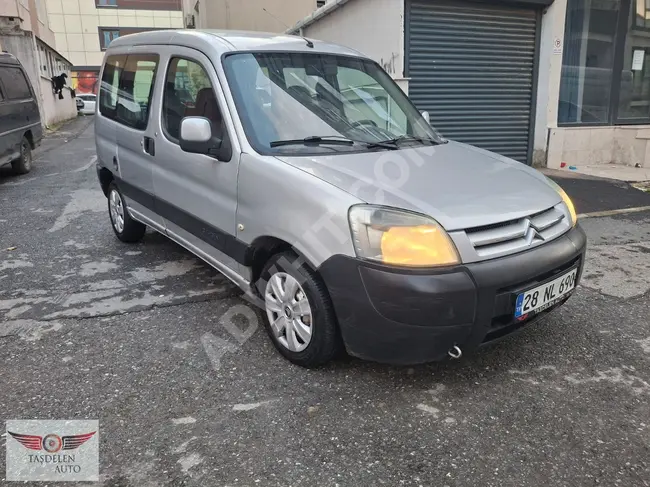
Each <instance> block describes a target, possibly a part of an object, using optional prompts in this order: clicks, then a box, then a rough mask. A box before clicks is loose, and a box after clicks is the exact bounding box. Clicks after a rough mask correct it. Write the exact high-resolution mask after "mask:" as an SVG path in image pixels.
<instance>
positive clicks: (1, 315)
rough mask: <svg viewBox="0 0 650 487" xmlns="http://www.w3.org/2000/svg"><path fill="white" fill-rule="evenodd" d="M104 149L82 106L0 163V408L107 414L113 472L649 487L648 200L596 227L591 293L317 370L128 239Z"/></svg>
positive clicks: (218, 288) (159, 482) (133, 482)
mask: <svg viewBox="0 0 650 487" xmlns="http://www.w3.org/2000/svg"><path fill="white" fill-rule="evenodd" d="M94 161H95V151H94V140H93V127H92V117H84V118H80V119H78V120H76V121H74V122H73V123H72V124H68V125H66V126H64V127H63V128H61V130H60V131H59V132H58V133H57V134H55V135H54V136H51V137H50V138H49V139H48V141H47V142H46V143H45V144H44V146H43V148H42V149H40V150H39V151H38V153H37V155H36V158H35V161H34V168H33V170H32V172H31V173H30V174H28V175H25V176H13V175H11V173H10V171H9V170H8V169H2V170H0V411H1V412H2V413H1V416H2V418H0V419H4V420H7V419H21V418H23V419H75V418H76V419H98V420H99V425H100V483H99V485H102V486H106V487H109V486H110V487H127V486H133V487H149V486H219V487H222V486H258V485H259V486H309V487H312V486H332V487H334V486H341V487H343V486H353V487H357V486H364V487H365V486H369V487H370V486H372V487H376V486H389V487H393V486H431V487H444V486H449V487H452V486H454V487H455V486H513V487H515V486H516V487H525V486H531V487H538V486H542V485H543V486H571V487H576V486H594V485H605V486H625V487H636V486H649V485H650V406H649V404H650V320H649V319H648V316H649V315H650V212H639V213H635V214H629V215H618V216H613V217H604V218H589V219H585V220H584V221H583V223H582V224H583V227H584V228H585V230H586V232H587V234H588V236H589V245H590V247H589V253H588V258H587V266H586V270H585V275H584V279H583V282H582V284H581V286H580V287H579V288H578V290H577V291H576V293H575V294H574V296H573V297H572V298H571V299H570V300H569V301H568V303H567V304H566V305H565V306H564V307H563V308H561V309H559V310H558V311H556V312H554V313H552V314H551V315H550V316H549V317H548V318H547V319H545V320H543V321H541V322H538V323H537V324H534V325H531V326H530V327H527V328H525V329H524V330H523V332H521V333H520V334H518V335H515V336H513V337H510V338H508V339H506V340H504V341H502V342H500V343H499V344H496V345H494V346H492V347H490V348H487V349H484V350H482V351H480V352H479V353H477V354H475V355H471V356H466V357H463V358H462V359H461V360H458V361H450V362H444V363H439V364H431V365H423V366H418V367H391V366H385V365H378V364H374V363H368V362H363V361H360V360H356V359H353V358H342V359H340V360H337V361H335V362H334V363H332V364H331V365H329V366H327V367H324V368H321V369H318V370H304V369H301V368H299V367H296V366H293V365H291V364H290V363H288V362H287V361H286V360H284V359H283V358H282V357H281V356H280V355H279V354H278V353H277V352H276V351H275V349H274V348H273V346H272V345H271V343H270V341H269V339H268V338H267V337H266V335H265V332H264V330H263V327H262V323H261V319H260V316H259V314H258V313H257V312H256V311H255V310H253V309H252V308H251V307H250V306H249V305H248V304H247V302H246V301H245V300H243V299H242V297H241V292H240V291H239V290H238V289H237V288H235V287H234V286H233V285H232V284H230V283H229V282H228V281H227V280H226V279H225V278H224V277H222V276H221V275H220V274H219V273H218V272H217V271H215V270H214V269H212V268H211V267H210V266H208V265H207V264H205V263H203V262H202V261H200V260H199V259H197V258H195V257H193V256H192V255H191V254H190V253H188V252H187V251H185V250H184V249H182V248H181V247H179V246H178V245H176V244H174V243H172V242H171V241H169V240H167V239H166V238H165V237H163V236H161V235H159V234H157V233H155V232H150V231H149V232H148V233H147V234H146V236H145V238H144V240H143V241H142V242H141V243H139V244H135V245H127V244H123V243H121V242H119V241H118V240H117V239H116V238H115V236H114V235H113V232H112V230H111V227H110V223H109V219H108V212H107V208H106V206H107V205H106V199H105V198H104V196H103V194H102V193H101V190H100V189H99V185H98V183H97V181H96V175H95V169H94ZM7 249H13V250H7ZM5 440H6V438H5V437H2V441H0V444H1V443H4V441H5ZM12 441H13V440H12ZM3 474H4V455H1V454H0V479H1V480H0V484H2V485H13V484H9V483H8V482H5V480H4V478H3V477H2V475H3ZM27 485H29V484H27ZM34 485H37V484H34ZM38 485H43V484H38ZM55 485H65V483H61V484H55ZM75 485H79V484H75ZM88 485H98V484H88Z"/></svg>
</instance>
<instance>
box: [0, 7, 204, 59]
mask: <svg viewBox="0 0 650 487" xmlns="http://www.w3.org/2000/svg"><path fill="white" fill-rule="evenodd" d="M0 1H2V0H0ZM42 1H46V3H47V11H48V18H49V23H50V28H51V29H52V30H53V31H54V37H55V42H56V48H57V50H58V51H59V52H61V54H63V55H64V56H65V57H66V58H68V59H69V60H70V61H71V62H72V64H73V65H74V66H94V67H97V68H98V67H100V66H101V64H102V60H103V59H104V53H103V51H102V50H101V47H100V45H99V27H136V28H139V29H146V28H152V29H153V28H156V29H165V28H166V29H169V28H174V29H182V28H183V12H182V11H180V10H134V9H124V8H97V7H96V5H95V0H42ZM203 1H205V0H203ZM209 1H212V0H209Z"/></svg>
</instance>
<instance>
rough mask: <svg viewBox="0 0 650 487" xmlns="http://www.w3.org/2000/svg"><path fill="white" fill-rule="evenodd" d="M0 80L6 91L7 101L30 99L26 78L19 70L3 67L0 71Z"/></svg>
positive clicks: (30, 94)
mask: <svg viewBox="0 0 650 487" xmlns="http://www.w3.org/2000/svg"><path fill="white" fill-rule="evenodd" d="M0 80H2V84H3V85H4V87H5V90H7V98H8V99H10V100H24V99H26V98H31V97H32V93H31V91H30V90H29V83H28V81H27V78H25V74H24V73H23V71H22V70H21V69H20V68H11V67H3V68H2V69H1V70H0Z"/></svg>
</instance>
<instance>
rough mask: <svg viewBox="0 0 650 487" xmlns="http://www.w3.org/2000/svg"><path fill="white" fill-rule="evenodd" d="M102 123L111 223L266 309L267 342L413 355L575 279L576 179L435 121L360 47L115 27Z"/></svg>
mask: <svg viewBox="0 0 650 487" xmlns="http://www.w3.org/2000/svg"><path fill="white" fill-rule="evenodd" d="M96 117H97V120H96V123H95V130H96V144H97V154H98V165H97V170H98V176H99V181H100V184H101V187H102V189H103V191H104V194H105V195H106V196H107V197H108V208H109V214H110V219H111V222H112V226H113V230H114V231H115V234H116V235H117V237H118V238H119V239H120V240H122V241H124V242H135V241H139V240H140V239H141V238H142V237H143V235H144V233H145V226H149V227H151V228H153V229H155V230H157V231H158V232H160V233H162V234H164V235H167V236H168V237H169V238H171V239H172V240H174V241H175V242H177V243H179V244H180V245H182V246H183V247H185V248H187V249H189V250H190V251H191V252H193V253H194V254H196V255H197V256H199V257H201V258H202V259H204V260H205V261H206V262H208V263H210V264H211V265H213V266H214V267H215V268H217V269H218V270H220V271H221V272H222V273H223V274H225V275H226V276H227V277H228V278H230V279H231V280H232V281H233V282H235V283H236V284H237V285H238V286H240V287H241V288H242V289H243V290H244V291H245V292H247V293H248V294H249V295H251V296H253V297H254V298H256V299H257V302H258V303H259V304H260V306H261V307H262V308H263V309H264V316H265V318H266V325H267V330H268V332H269V335H270V337H271V339H272V340H273V343H274V344H275V346H276V347H277V349H278V350H279V351H280V352H281V353H282V354H283V355H284V356H285V357H286V358H288V359H289V360H291V361H292V362H294V363H296V364H299V365H302V366H306V367H313V366H317V365H320V364H323V363H325V362H327V361H329V360H330V359H331V358H333V357H334V356H335V354H336V353H337V352H338V351H340V350H343V349H345V350H347V352H348V353H350V354H352V355H356V356H358V357H362V358H365V359H370V360H377V361H381V362H389V363H397V364H414V363H422V362H427V361H434V360H441V359H444V358H445V357H448V356H452V357H459V356H460V354H461V353H463V352H466V351H471V350H475V349H477V348H479V347H480V346H481V345H483V344H486V343H490V342H493V341H495V340H497V339H499V338H501V337H503V336H505V335H507V334H509V333H511V332H513V331H515V330H518V329H520V328H521V327H523V326H525V325H527V324H529V323H531V322H533V321H534V320H536V319H537V318H539V317H540V316H543V315H544V313H546V312H548V311H550V310H552V309H554V308H556V307H557V306H559V305H561V304H562V303H564V302H565V301H566V300H567V299H568V298H569V296H570V295H571V294H572V292H573V290H574V289H575V286H576V285H577V283H578V281H579V278H580V274H581V271H582V268H583V264H584V255H585V246H586V239H585V234H584V232H583V231H582V229H581V228H580V226H579V225H578V224H577V220H576V213H575V209H574V207H573V204H572V202H571V200H570V199H569V197H568V196H567V195H566V194H565V193H564V191H562V190H561V189H560V188H559V187H558V186H557V185H555V184H554V183H553V182H552V181H550V180H549V179H547V178H546V177H544V176H543V175H542V174H540V173H539V172H537V171H535V170H533V169H531V168H530V167H527V166H525V165H524V164H520V163H518V162H515V161H512V160H509V159H507V158H505V157H502V156H499V155H497V154H493V153H490V152H487V151H485V150H481V149H478V148H475V147H471V146H468V145H465V144H461V143H457V142H453V141H448V140H446V139H444V138H443V137H442V136H441V135H440V134H439V133H438V132H436V130H435V129H433V128H432V127H431V126H430V125H429V123H428V116H427V115H426V114H421V113H419V112H418V110H417V109H416V108H415V106H413V104H412V103H411V102H410V100H409V99H408V97H407V96H406V95H405V94H404V93H403V92H402V91H401V90H400V88H399V87H398V86H397V85H396V84H395V82H394V81H393V80H392V79H391V77H390V76H389V75H388V74H387V73H386V72H384V71H383V70H382V69H381V67H380V66H379V65H378V64H377V63H376V62H374V61H372V60H370V59H368V58H366V57H364V56H362V55H361V54H359V53H358V52H356V51H353V50H351V49H348V48H345V47H340V46H336V45H332V44H327V43H324V42H320V41H316V40H307V39H304V38H301V37H295V36H284V35H277V36H276V35H263V34H257V33H241V32H215V31H204V32H202V31H194V30H185V31H156V32H147V33H141V34H134V35H129V36H125V37H120V38H119V39H116V40H114V41H113V42H112V43H111V45H110V47H109V48H108V50H107V51H106V57H105V59H104V66H103V68H102V72H101V86H100V91H99V108H98V111H97V116H96Z"/></svg>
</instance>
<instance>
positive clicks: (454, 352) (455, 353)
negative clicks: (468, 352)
mask: <svg viewBox="0 0 650 487" xmlns="http://www.w3.org/2000/svg"><path fill="white" fill-rule="evenodd" d="M447 354H449V356H450V357H451V358H453V359H459V358H461V357H462V356H463V351H462V350H461V349H460V348H458V346H457V345H454V346H453V347H451V348H450V349H449V351H448V352H447Z"/></svg>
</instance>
